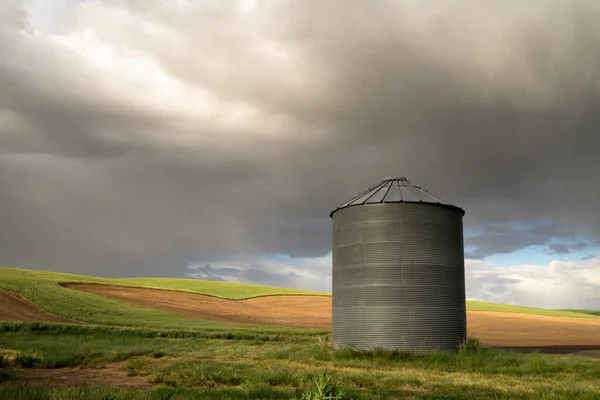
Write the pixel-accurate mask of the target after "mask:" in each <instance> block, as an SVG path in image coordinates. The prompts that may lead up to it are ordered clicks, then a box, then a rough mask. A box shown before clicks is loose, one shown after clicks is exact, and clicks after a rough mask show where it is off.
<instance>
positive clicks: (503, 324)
mask: <svg viewBox="0 0 600 400" xmlns="http://www.w3.org/2000/svg"><path fill="white" fill-rule="evenodd" d="M68 287H70V288H72V289H77V290H82V291H85V292H89V293H95V294H100V295H103V296H106V297H109V298H111V299H115V300H120V301H127V302H131V303H135V304H138V305H141V306H144V307H151V308H154V309H159V310H163V311H167V312H170V313H174V314H180V315H183V316H186V317H191V318H198V319H203V320H210V321H221V322H234V323H252V324H267V325H281V326H297V327H311V328H330V327H331V297H329V296H268V297H258V298H253V299H247V300H225V299H220V298H216V297H210V296H204V295H199V294H195V293H186V292H175V291H168V290H155V289H143V288H131V287H117V286H104V285H89V284H73V285H68ZM467 320H468V331H469V332H468V334H469V336H474V337H478V338H479V339H480V340H481V341H482V342H483V343H484V344H485V345H486V346H493V347H510V348H537V349H540V350H542V351H547V352H553V353H579V354H585V355H597V356H600V318H571V317H550V316H542V315H531V314H514V313H500V312H491V311H469V312H468V313H467Z"/></svg>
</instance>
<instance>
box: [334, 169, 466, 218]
mask: <svg viewBox="0 0 600 400" xmlns="http://www.w3.org/2000/svg"><path fill="white" fill-rule="evenodd" d="M378 203H429V204H439V205H444V206H449V207H454V208H458V209H459V210H460V211H462V214H463V215H465V211H464V210H463V209H462V208H460V207H458V206H455V205H453V204H451V203H449V202H447V201H445V200H442V199H441V198H439V197H437V196H434V195H432V194H431V193H429V192H428V191H427V190H426V189H423V188H422V187H420V186H415V185H413V184H412V183H410V182H409V181H408V179H406V178H405V177H403V176H398V177H392V178H386V179H384V180H383V181H381V183H379V184H378V185H376V186H373V187H372V188H369V189H367V190H366V191H364V192H363V193H361V194H359V195H358V196H356V197H354V198H353V199H351V200H350V201H348V202H346V203H344V204H342V205H341V206H339V207H337V208H336V209H335V210H333V211H332V212H331V213H330V214H329V216H330V217H333V214H334V213H335V212H336V211H338V210H340V209H342V208H346V207H352V206H358V205H361V204H378Z"/></svg>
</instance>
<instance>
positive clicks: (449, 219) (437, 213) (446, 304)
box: [330, 177, 466, 353]
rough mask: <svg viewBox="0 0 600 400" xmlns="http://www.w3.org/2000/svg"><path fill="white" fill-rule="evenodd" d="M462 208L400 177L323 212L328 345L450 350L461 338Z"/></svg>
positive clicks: (463, 331) (463, 303)
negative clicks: (328, 248)
mask: <svg viewBox="0 0 600 400" xmlns="http://www.w3.org/2000/svg"><path fill="white" fill-rule="evenodd" d="M464 214H465V212H464V210H463V209H461V208H459V207H457V206H454V205H452V204H449V203H447V202H445V201H443V200H441V199H440V198H438V197H435V196H433V195H431V194H430V193H429V192H427V190H424V189H422V188H420V187H418V186H414V185H412V184H411V183H410V182H409V181H408V180H407V179H406V178H403V177H397V178H388V179H385V180H383V181H382V182H381V183H379V184H378V185H377V186H374V187H372V188H370V189H368V190H367V191H365V192H364V193H362V194H360V195H359V196H357V197H355V198H353V199H352V200H350V201H349V202H347V203H345V204H343V205H341V206H339V207H338V208H336V209H335V210H334V211H332V212H331V214H330V216H331V218H332V219H333V281H332V289H333V290H332V292H333V299H332V301H333V309H332V340H333V343H334V345H335V346H337V347H352V348H356V349H371V348H375V347H379V348H383V349H387V350H400V351H409V352H415V353H422V352H429V351H436V350H441V351H443V350H456V349H457V346H458V345H459V343H462V342H463V341H464V340H465V339H466V301H465V273H464V242H463V221H462V218H463V216H464Z"/></svg>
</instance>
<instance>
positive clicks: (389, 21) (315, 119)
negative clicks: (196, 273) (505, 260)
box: [0, 0, 600, 292]
mask: <svg viewBox="0 0 600 400" xmlns="http://www.w3.org/2000/svg"><path fill="white" fill-rule="evenodd" d="M43 4H44V2H42V1H35V0H30V1H23V2H19V1H9V2H3V3H2V5H0V44H1V45H2V48H3V57H2V60H1V61H0V88H1V90H0V187H2V190H1V191H0V224H1V225H2V226H3V227H5V229H2V230H1V231H0V264H2V265H5V266H11V267H25V268H39V269H50V270H59V271H68V272H76V273H84V274H94V275H103V276H122V275H127V276H131V275H138V276H139V275H162V276H183V275H185V274H186V273H188V272H189V271H188V270H187V269H186V268H187V266H188V265H192V264H198V263H201V264H202V265H206V264H207V263H208V264H210V265H217V264H215V263H218V262H222V260H224V259H229V258H231V257H237V258H238V259H246V260H258V259H261V257H264V255H268V254H284V255H288V256H290V257H292V258H294V257H295V258H299V259H310V258H315V257H325V256H326V255H327V254H328V252H329V251H330V247H331V221H330V219H329V217H328V213H329V211H331V210H332V209H334V208H335V207H336V206H338V205H339V204H341V203H343V202H345V201H346V200H348V199H350V198H351V197H353V196H354V195H356V194H358V193H359V192H361V191H363V190H364V189H366V188H368V187H370V186H373V185H374V184H376V183H377V182H379V181H380V180H381V179H383V178H384V177H387V176H393V175H403V176H406V177H408V178H409V179H410V180H411V181H412V182H413V183H415V184H417V185H422V186H424V187H426V188H427V189H428V190H430V191H431V192H432V193H434V194H436V195H439V196H440V197H442V198H444V199H446V200H449V201H451V202H453V203H454V204H458V205H460V206H461V207H463V208H464V209H465V210H466V216H465V227H466V228H467V229H468V230H469V229H470V230H474V231H476V232H478V234H476V235H474V236H471V237H469V238H468V240H467V243H468V244H469V243H470V244H471V245H473V246H474V247H475V248H476V250H474V253H473V254H471V256H473V258H479V259H484V258H485V257H489V256H492V255H494V254H502V253H506V252H512V251H516V250H519V249H522V248H526V247H528V246H531V245H547V246H550V247H548V248H549V249H550V250H552V251H554V252H555V253H559V254H567V251H570V247H568V246H569V243H570V244H571V245H573V243H580V242H582V241H596V240H597V239H598V237H599V236H600V213H598V212H597V198H598V197H599V195H600V193H599V192H600V188H599V186H598V185H597V180H598V172H599V171H600V157H598V154H597V149H598V146H599V145H600V137H599V136H598V134H597V132H598V131H599V129H600V91H599V87H600V71H599V70H598V65H599V64H600V33H599V32H600V31H599V30H598V28H597V26H596V25H597V21H596V17H595V16H596V15H598V13H599V12H600V4H598V2H596V1H594V0H562V1H558V0H537V1H530V2H527V4H523V3H522V2H518V1H502V2H500V1H496V2H479V1H475V0H448V1H445V2H443V3H441V2H435V3H433V2H431V3H429V2H427V3H426V2H414V1H408V0H406V1H378V2H364V1H328V2H311V1H305V2H289V1H285V0H281V1H248V0H246V1H242V2H233V1H231V2H191V1H183V0H180V1H174V2H164V1H159V0H151V1H145V2H138V1H133V0H111V1H104V2H100V1H65V2H62V3H61V6H60V7H56V8H52V9H48V8H47V7H45V6H44V5H43ZM541 220H546V221H550V223H549V224H546V225H543V226H546V227H547V226H552V227H559V228H560V229H555V230H554V231H552V232H541V231H535V229H542V228H540V225H539V221H541ZM514 224H520V225H519V226H520V227H519V228H518V229H517V228H514V227H513V228H514V229H517V230H516V231H514V232H513V231H510V229H513V228H510V227H511V226H513V225H514ZM498 226H504V227H505V229H508V230H507V231H505V232H504V233H503V232H493V229H494V228H493V227H498ZM506 227H509V228H506ZM496 229H497V228H496ZM564 246H566V247H564ZM580 246H581V245H580ZM575 250H577V248H575ZM239 268H241V267H239ZM248 268H250V267H248ZM252 269H253V270H256V271H263V272H264V269H263V268H261V267H260V266H256V268H254V267H253V268H252ZM213 272H214V271H213ZM281 273H283V274H284V275H285V274H287V272H281ZM298 273H299V272H298ZM322 273H323V275H322V276H327V275H328V274H329V273H330V269H328V268H327V267H325V266H324V267H323V271H322ZM255 275H256V279H255V280H254V281H260V280H261V279H263V281H264V283H267V284H268V283H272V282H287V281H285V280H282V279H283V278H281V277H280V276H275V277H273V278H269V276H270V275H265V276H262V278H261V277H259V275H258V272H257V273H256V274H255ZM206 276H212V277H213V278H215V277H214V276H213V275H206ZM221 278H223V277H221ZM224 279H226V278H224ZM249 279H250V277H249ZM286 279H287V278H286ZM497 290H498V288H494V289H492V291H493V292H496V291H497Z"/></svg>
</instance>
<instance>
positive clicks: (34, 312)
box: [0, 290, 80, 324]
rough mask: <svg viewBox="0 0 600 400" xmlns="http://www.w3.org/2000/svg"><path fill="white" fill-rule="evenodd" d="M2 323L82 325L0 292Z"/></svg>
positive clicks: (17, 297)
mask: <svg viewBox="0 0 600 400" xmlns="http://www.w3.org/2000/svg"><path fill="white" fill-rule="evenodd" d="M0 321H46V322H67V323H75V324H80V322H77V321H71V320H68V319H65V318H62V317H59V316H57V315H54V314H50V313H48V312H46V311H44V310H41V309H39V308H38V307H36V306H35V305H33V304H31V303H30V302H28V301H27V300H25V299H23V298H22V297H21V296H19V295H17V294H15V293H11V292H7V291H5V290H0Z"/></svg>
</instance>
